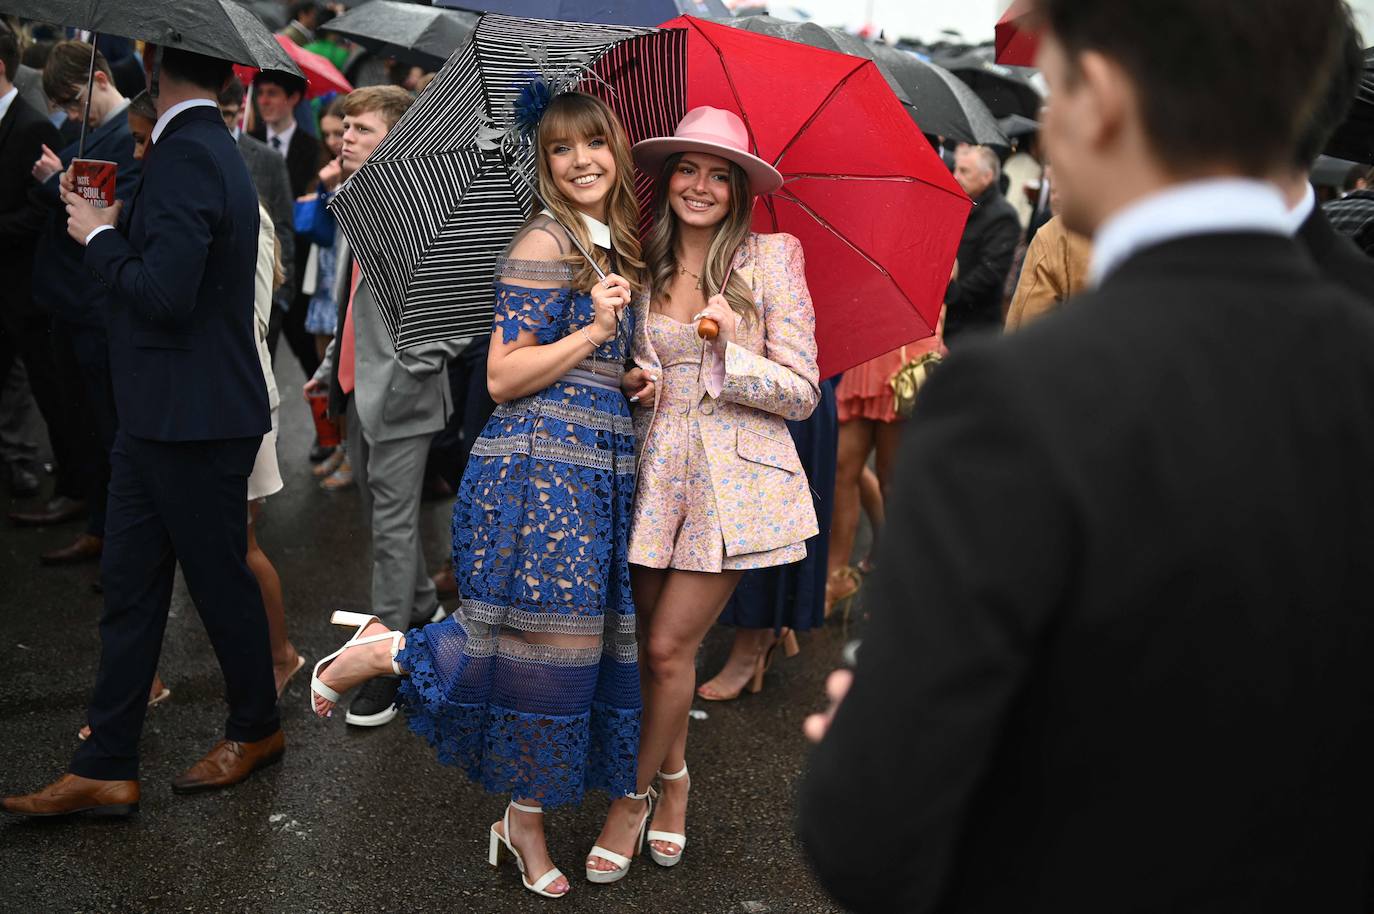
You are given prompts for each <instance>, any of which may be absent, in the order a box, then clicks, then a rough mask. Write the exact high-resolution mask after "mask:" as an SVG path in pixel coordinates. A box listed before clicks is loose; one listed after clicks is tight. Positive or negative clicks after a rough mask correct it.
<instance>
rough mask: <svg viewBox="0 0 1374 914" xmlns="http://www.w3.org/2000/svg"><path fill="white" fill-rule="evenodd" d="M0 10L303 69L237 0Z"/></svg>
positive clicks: (41, 1) (42, 3) (120, 1)
mask: <svg viewBox="0 0 1374 914" xmlns="http://www.w3.org/2000/svg"><path fill="white" fill-rule="evenodd" d="M0 13H3V14H7V15H12V16H23V17H25V18H26V19H38V20H41V21H43V22H51V23H53V24H55V25H62V26H71V27H73V28H80V29H90V30H91V31H92V32H99V33H100V34H102V35H119V36H120V37H122V38H133V39H136V40H142V41H150V42H152V43H154V44H157V45H160V46H162V47H167V48H180V49H181V50H183V51H194V52H196V53H198V54H204V55H206V56H208V57H217V58H219V59H220V60H230V61H233V62H234V63H240V64H245V65H247V66H251V67H259V68H261V69H264V70H282V71H285V72H287V73H294V74H295V75H297V76H300V75H301V71H300V68H299V67H297V66H296V64H295V63H293V62H292V60H291V58H290V57H288V56H287V54H286V52H285V51H284V50H282V47H281V45H279V44H277V42H276V39H275V38H274V37H273V36H272V33H271V32H269V31H268V30H267V27H266V26H264V25H263V24H262V22H261V21H260V20H259V19H258V17H257V16H255V15H253V12H252V11H251V10H250V9H248V7H246V6H241V5H239V4H238V3H236V2H235V0H175V2H169V3H148V2H146V0H0Z"/></svg>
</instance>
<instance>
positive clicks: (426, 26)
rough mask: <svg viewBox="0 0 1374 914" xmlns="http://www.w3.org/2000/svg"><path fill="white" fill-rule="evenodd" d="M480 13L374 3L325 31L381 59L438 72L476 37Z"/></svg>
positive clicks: (393, 1)
mask: <svg viewBox="0 0 1374 914" xmlns="http://www.w3.org/2000/svg"><path fill="white" fill-rule="evenodd" d="M479 18H481V14H479V13H470V12H467V11H465V10H446V9H436V8H435V7H432V6H421V5H420V4H418V3H406V2H402V0H370V2H368V3H364V4H362V5H360V6H356V7H354V8H353V9H351V10H349V11H348V12H347V13H344V14H343V15H342V16H340V17H339V18H337V19H332V20H330V21H329V22H326V23H325V24H324V25H323V26H321V28H323V29H324V30H325V31H327V32H337V33H338V34H340V35H343V36H344V37H346V38H349V39H352V40H353V41H356V42H357V43H358V44H360V45H362V46H363V47H365V48H367V49H368V50H369V51H372V52H373V53H375V54H377V55H379V56H381V57H394V58H396V59H397V60H400V61H404V62H405V63H409V64H415V65H416V66H419V67H423V68H425V69H426V70H437V69H438V68H439V67H440V66H442V65H443V63H444V61H446V60H448V58H449V55H450V54H452V53H453V52H454V51H456V50H457V49H458V47H459V46H460V45H462V44H463V43H464V42H466V41H467V40H468V39H469V38H471V37H472V30H473V29H475V28H476V27H477V20H478V19H479Z"/></svg>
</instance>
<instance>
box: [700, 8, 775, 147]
mask: <svg viewBox="0 0 1374 914" xmlns="http://www.w3.org/2000/svg"><path fill="white" fill-rule="evenodd" d="M689 21H690V19H689ZM692 28H694V29H696V30H697V34H698V35H700V36H701V37H702V39H703V40H704V41H705V42H706V43H707V44H709V45H710V46H711V50H713V51H715V52H716V57H718V58H720V72H721V73H723V74H725V84H726V85H727V86H729V87H730V94H731V95H732V96H733V97H734V99H735V107H736V108H738V109H739V116H740V119H741V120H743V121H744V129H745V130H746V131H748V133H749V145H750V146H752V147H753V150H754V154H755V155H758V152H759V142H758V140H757V139H755V137H754V125H753V124H752V123H750V121H749V112H748V111H746V110H745V109H744V100H743V99H741V98H740V97H739V89H738V88H737V87H736V86H735V78H734V76H732V75H730V67H729V65H728V64H727V63H726V60H725V52H724V51H722V50H721V49H720V45H718V44H716V43H715V41H713V40H712V39H711V36H710V35H707V34H706V32H705V31H703V30H702V28H701V27H700V26H699V25H697V24H696V23H695V22H693V23H692Z"/></svg>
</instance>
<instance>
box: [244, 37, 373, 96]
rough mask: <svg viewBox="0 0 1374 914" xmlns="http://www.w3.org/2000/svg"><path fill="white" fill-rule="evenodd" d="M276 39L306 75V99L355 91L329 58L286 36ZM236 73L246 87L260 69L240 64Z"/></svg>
mask: <svg viewBox="0 0 1374 914" xmlns="http://www.w3.org/2000/svg"><path fill="white" fill-rule="evenodd" d="M274 37H275V38H276V39H277V42H278V43H280V44H281V47H282V50H283V51H285V52H286V53H287V55H288V56H289V57H290V58H291V59H292V60H293V61H295V62H296V66H298V67H300V68H301V72H302V73H303V74H305V97H306V98H315V97H316V96H319V95H328V94H329V93H331V92H342V93H347V92H352V91H353V86H352V85H350V84H349V82H348V80H347V79H346V78H345V77H344V75H343V74H342V73H340V72H339V68H338V67H336V66H334V64H333V63H331V62H330V61H329V60H328V58H325V57H322V56H321V55H319V54H316V53H315V52H314V51H307V50H306V49H305V48H303V47H301V46H300V45H298V44H296V43H295V42H294V41H292V40H291V39H290V38H287V37H286V36H285V35H276V36H274ZM234 72H235V73H236V74H238V78H239V79H240V80H241V81H242V82H243V84H244V85H245V86H246V85H248V84H249V83H251V82H252V81H253V75H254V74H255V73H257V72H258V68H257V67H245V66H243V65H241V64H239V65H236V66H235V67H234Z"/></svg>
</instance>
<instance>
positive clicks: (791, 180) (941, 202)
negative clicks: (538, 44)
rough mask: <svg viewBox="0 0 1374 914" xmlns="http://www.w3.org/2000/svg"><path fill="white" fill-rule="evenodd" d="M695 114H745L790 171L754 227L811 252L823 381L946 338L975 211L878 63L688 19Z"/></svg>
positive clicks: (765, 149) (763, 153)
mask: <svg viewBox="0 0 1374 914" xmlns="http://www.w3.org/2000/svg"><path fill="white" fill-rule="evenodd" d="M664 27H665V28H681V29H685V30H686V32H687V61H688V63H687V104H688V107H689V108H694V107H696V106H698V105H713V106H715V107H718V108H725V109H727V110H730V111H734V112H735V113H736V114H738V115H739V116H740V117H741V118H742V119H743V120H744V123H745V126H746V127H747V128H748V130H749V136H750V143H751V147H752V148H751V150H750V151H751V152H753V153H754V154H755V155H758V156H760V157H761V158H763V159H764V160H766V161H768V162H770V163H772V164H773V166H774V167H776V168H777V169H778V170H779V171H781V172H782V174H783V177H784V179H785V182H786V183H785V184H784V185H783V187H782V188H781V189H780V190H778V191H776V192H775V193H773V194H770V195H768V196H767V197H764V198H762V199H761V201H760V204H759V206H758V207H757V208H756V210H755V213H754V228H755V230H757V231H761V232H780V231H781V232H789V233H791V234H793V235H795V236H797V237H798V238H799V239H800V240H801V242H802V248H803V249H804V250H805V252H806V265H807V269H806V279H807V284H808V286H809V287H810V290H811V297H812V299H813V301H814V304H815V308H816V340H817V344H818V346H819V349H820V359H819V360H820V367H821V375H822V376H823V377H828V376H830V375H833V374H835V373H837V372H839V371H843V370H844V369H846V368H849V367H852V366H854V365H857V364H859V363H861V362H865V361H867V360H869V359H871V358H874V357H875V356H878V355H881V354H883V353H885V352H889V351H891V350H892V349H894V348H896V347H898V346H901V345H903V344H904V343H908V342H911V341H914V340H919V339H924V338H926V337H929V336H931V335H932V334H933V333H934V332H935V326H936V321H937V319H938V316H939V313H940V305H941V302H942V301H943V298H944V292H945V288H946V286H947V285H948V284H949V275H950V268H951V266H952V264H953V262H954V255H955V252H956V250H957V249H958V246H959V238H960V235H961V234H962V232H963V228H964V221H965V219H966V218H967V217H968V213H969V209H970V207H971V205H972V204H971V203H970V201H969V199H968V197H967V196H966V195H965V194H964V192H963V191H962V190H961V189H960V188H959V185H958V184H956V183H955V182H954V178H953V177H952V176H951V175H950V173H949V170H948V169H947V168H945V166H944V164H943V163H942V162H941V161H940V159H939V158H938V157H937V156H936V155H935V152H934V150H932V149H931V147H930V144H929V143H927V142H926V140H925V138H924V137H923V136H921V133H920V131H919V130H918V129H917V127H916V125H915V124H914V123H912V120H911V118H910V117H909V116H908V115H907V113H906V111H905V110H904V109H903V108H902V106H901V105H900V104H899V103H898V102H897V100H896V98H895V97H894V96H893V95H892V93H891V92H889V91H887V89H886V86H885V85H884V81H883V77H882V74H881V73H879V72H878V68H877V67H876V66H875V65H874V64H873V62H872V61H868V60H860V59H857V58H854V57H849V56H846V55H843V54H835V53H833V52H830V51H823V50H820V49H817V48H809V47H803V46H801V45H797V44H794V43H792V42H788V41H782V40H779V39H776V38H772V37H770V36H768V35H758V34H754V33H752V32H746V31H740V30H738V29H732V28H729V27H727V26H724V25H720V24H718V23H713V22H707V21H703V20H700V19H695V18H692V17H683V18H680V19H675V20H672V21H670V22H665V23H664Z"/></svg>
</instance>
